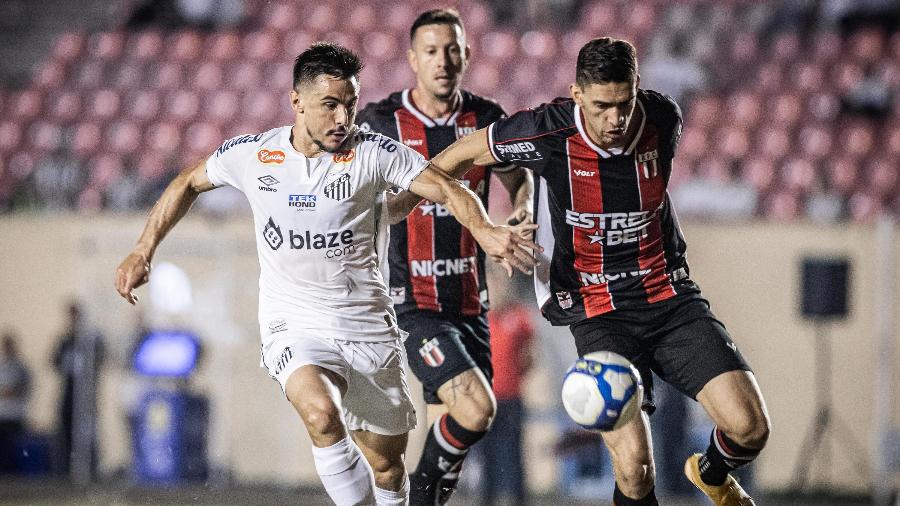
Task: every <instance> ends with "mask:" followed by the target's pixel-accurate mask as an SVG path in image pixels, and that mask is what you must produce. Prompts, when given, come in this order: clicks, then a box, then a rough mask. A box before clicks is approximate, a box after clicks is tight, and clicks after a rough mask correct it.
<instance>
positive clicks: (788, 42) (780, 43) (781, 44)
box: [769, 31, 800, 63]
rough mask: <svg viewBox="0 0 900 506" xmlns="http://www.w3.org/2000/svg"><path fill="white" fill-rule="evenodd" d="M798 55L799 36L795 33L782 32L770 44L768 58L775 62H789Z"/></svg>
mask: <svg viewBox="0 0 900 506" xmlns="http://www.w3.org/2000/svg"><path fill="white" fill-rule="evenodd" d="M798 54H800V36H799V35H798V34H797V32H793V31H792V32H782V33H779V34H778V35H776V36H775V39H774V40H773V41H772V42H771V47H770V49H769V56H770V58H771V59H773V60H775V61H777V62H782V63H784V62H790V61H793V60H795V59H796V58H797V55H798Z"/></svg>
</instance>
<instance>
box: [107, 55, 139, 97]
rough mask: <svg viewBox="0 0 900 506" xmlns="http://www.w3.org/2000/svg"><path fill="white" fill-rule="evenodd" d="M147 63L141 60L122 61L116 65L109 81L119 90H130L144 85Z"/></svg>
mask: <svg viewBox="0 0 900 506" xmlns="http://www.w3.org/2000/svg"><path fill="white" fill-rule="evenodd" d="M144 70H145V65H144V64H143V63H141V62H140V61H139V60H133V61H125V62H120V63H119V64H118V65H116V66H115V69H114V70H113V75H112V76H111V79H109V81H110V82H111V84H112V85H113V86H114V87H116V88H117V89H119V90H128V89H132V88H136V87H138V86H141V85H143V83H144V82H145V80H144V75H145V74H144Z"/></svg>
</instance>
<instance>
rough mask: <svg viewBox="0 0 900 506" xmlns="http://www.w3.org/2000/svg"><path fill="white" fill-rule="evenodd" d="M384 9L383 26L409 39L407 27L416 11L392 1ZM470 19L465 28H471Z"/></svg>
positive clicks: (382, 15)
mask: <svg viewBox="0 0 900 506" xmlns="http://www.w3.org/2000/svg"><path fill="white" fill-rule="evenodd" d="M385 11H386V12H383V13H382V14H381V16H380V17H381V19H382V23H383V24H384V25H383V26H386V27H387V28H388V29H390V30H391V31H392V32H394V33H397V34H402V35H403V36H404V37H403V38H404V39H406V40H409V27H410V26H412V23H413V20H414V19H415V18H416V15H417V14H416V13H415V11H413V10H412V9H411V8H410V7H409V5H406V4H403V3H400V2H392V3H390V4H389V5H388V6H386V7H385ZM472 23H473V20H472V19H466V28H468V29H469V30H470V31H471V29H472Z"/></svg>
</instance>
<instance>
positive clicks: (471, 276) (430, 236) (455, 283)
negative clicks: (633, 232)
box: [359, 9, 533, 506]
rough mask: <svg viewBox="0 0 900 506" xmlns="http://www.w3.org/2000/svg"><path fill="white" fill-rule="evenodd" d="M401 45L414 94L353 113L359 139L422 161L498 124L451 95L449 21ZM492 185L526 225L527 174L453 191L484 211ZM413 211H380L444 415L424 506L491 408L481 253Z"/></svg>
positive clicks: (405, 322)
mask: <svg viewBox="0 0 900 506" xmlns="http://www.w3.org/2000/svg"><path fill="white" fill-rule="evenodd" d="M410 44H411V48H410V50H409V53H408V55H409V62H410V65H411V66H412V68H413V71H414V72H415V73H416V87H415V88H413V89H412V90H403V91H399V92H396V93H393V94H391V95H390V96H389V97H388V98H386V99H384V100H382V101H381V102H377V103H372V104H369V105H367V106H366V107H365V108H364V109H362V110H361V111H360V115H359V124H360V127H361V128H362V129H363V130H372V131H376V132H380V133H382V134H384V135H387V136H389V137H391V138H393V139H395V140H397V141H399V142H401V143H403V144H405V145H407V146H409V147H411V148H412V149H414V150H416V151H417V152H419V153H421V154H422V155H423V156H424V157H425V158H430V157H432V156H434V155H436V154H437V153H439V152H440V151H441V150H443V149H444V148H446V147H447V146H449V145H450V144H451V143H453V142H454V141H455V140H456V139H458V138H460V137H462V136H464V135H466V134H468V133H472V132H474V131H475V130H477V129H479V128H484V127H486V126H487V125H489V124H491V123H493V122H494V121H496V120H498V119H500V118H502V117H504V116H505V114H504V112H503V109H501V108H500V106H499V105H497V103H496V102H494V101H492V100H488V99H485V98H482V97H479V96H477V95H473V94H472V93H469V92H468V91H465V90H462V89H460V81H461V80H462V76H463V73H464V72H465V70H466V67H467V65H468V57H469V47H468V46H467V45H466V36H465V29H464V28H463V24H462V20H461V19H460V18H459V15H458V13H456V11H453V10H448V9H437V10H430V11H427V12H424V13H422V14H421V15H420V16H419V17H418V18H417V19H416V20H415V22H414V23H413V25H412V28H411V29H410ZM491 174H496V175H497V177H498V179H500V182H501V183H502V184H503V185H504V186H505V187H506V189H507V191H508V192H509V194H510V196H511V198H512V200H513V206H514V210H513V214H512V216H510V218H509V219H510V221H511V222H524V221H531V212H530V207H531V199H532V194H533V183H532V178H531V174H530V173H529V172H528V171H526V170H524V169H521V168H519V167H516V166H515V165H512V164H509V163H495V162H493V161H492V163H491V164H489V165H487V166H477V167H475V168H473V169H471V170H469V171H468V172H467V173H466V175H465V177H464V178H463V179H462V182H463V184H464V185H465V186H466V187H468V188H469V189H470V190H472V191H474V192H475V194H476V195H478V197H479V198H480V199H481V201H482V203H483V204H484V205H485V206H486V205H487V202H488V191H489V190H490V184H489V183H490V179H491ZM419 200H420V199H419V198H418V197H417V196H415V195H409V194H408V192H404V193H401V194H399V195H398V196H397V198H390V199H389V200H388V207H389V209H390V211H391V215H392V216H391V217H392V221H394V220H401V221H399V223H396V224H395V225H392V226H391V242H390V250H389V251H390V254H389V257H388V258H389V262H390V267H391V270H390V293H391V297H392V298H393V299H394V305H395V308H396V311H397V318H398V319H399V324H400V328H402V329H403V330H405V331H406V332H409V337H407V338H406V343H405V344H406V352H407V359H408V360H409V365H410V368H411V369H412V371H413V372H414V373H415V375H416V377H418V378H419V380H420V381H421V382H422V384H423V388H424V394H425V402H426V403H427V404H429V405H432V406H437V405H441V404H443V406H445V407H446V409H429V423H432V422H433V424H432V425H431V428H430V430H429V431H428V436H427V439H426V441H425V447H424V449H423V451H422V456H421V458H420V459H419V464H418V467H417V468H416V470H415V471H414V472H413V473H412V474H411V476H410V478H411V485H412V486H411V492H410V500H411V502H412V504H414V505H419V504H423V505H424V504H427V505H429V506H431V505H434V504H435V503H438V504H443V503H444V502H446V500H447V499H448V498H449V495H450V494H451V493H452V492H453V490H454V488H455V486H456V482H457V479H458V477H459V472H460V469H461V466H462V462H463V459H464V458H465V456H466V454H467V453H468V450H469V448H470V447H471V446H472V445H473V444H475V443H476V442H477V441H479V440H480V439H481V438H482V437H484V435H485V433H487V431H488V429H490V427H491V423H492V422H493V419H494V415H495V414H496V405H497V402H496V399H495V398H494V394H493V391H492V389H491V378H492V376H493V371H492V368H491V349H490V335H489V333H488V322H487V317H486V315H487V310H488V297H487V284H486V282H485V270H484V251H482V250H481V249H480V248H479V247H478V245H477V244H476V243H475V241H474V240H473V239H472V235H471V233H470V232H469V231H468V230H466V229H465V228H463V227H462V226H460V224H459V223H458V222H457V221H456V220H454V219H453V217H452V216H451V215H450V213H449V212H448V211H447V209H446V208H445V207H443V206H442V205H440V204H437V203H435V202H432V201H430V200H425V201H421V202H420V201H419ZM413 208H414V209H413ZM411 209H413V211H412V213H411V214H410V210H411ZM407 214H408V215H409V216H408V217H407ZM404 218H405V219H404Z"/></svg>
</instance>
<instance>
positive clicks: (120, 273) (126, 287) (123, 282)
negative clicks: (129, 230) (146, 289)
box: [115, 160, 215, 305]
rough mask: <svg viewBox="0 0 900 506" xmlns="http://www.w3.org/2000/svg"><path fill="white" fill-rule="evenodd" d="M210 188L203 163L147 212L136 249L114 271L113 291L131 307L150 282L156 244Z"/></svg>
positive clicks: (176, 181) (173, 184)
mask: <svg viewBox="0 0 900 506" xmlns="http://www.w3.org/2000/svg"><path fill="white" fill-rule="evenodd" d="M213 188H215V186H214V185H213V184H212V183H210V182H209V179H208V178H207V177H206V161H205V160H204V161H202V162H200V163H198V164H197V165H195V166H193V167H188V168H186V169H184V170H183V171H181V173H180V174H178V176H176V177H175V179H173V180H172V182H171V183H169V186H167V187H166V190H165V191H164V192H163V194H162V196H161V197H160V198H159V200H157V201H156V204H155V205H154V206H153V209H151V210H150V216H149V217H148V218H147V224H146V225H145V226H144V232H143V233H142V234H141V238H140V239H139V240H138V243H137V245H135V247H134V249H133V250H131V253H129V254H128V256H127V257H125V260H122V263H121V264H119V268H118V269H116V283H115V284H116V291H118V292H119V295H121V296H122V297H123V298H124V299H125V300H127V301H128V302H129V303H130V304H132V305H134V303H135V302H137V297H136V296H135V295H134V293H132V291H133V290H134V289H135V288H137V287H139V286H141V285H143V284H144V283H146V282H147V281H148V279H149V276H150V261H151V260H152V259H153V254H154V253H155V252H156V248H157V246H159V243H160V242H162V240H163V238H164V237H165V236H166V234H167V233H168V232H169V230H171V229H172V227H174V226H175V224H176V223H178V220H180V219H181V218H182V217H183V216H184V215H185V213H187V211H188V209H190V208H191V205H192V204H193V203H194V201H195V200H196V199H197V195H199V194H200V193H202V192H205V191H209V190H212V189H213Z"/></svg>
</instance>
